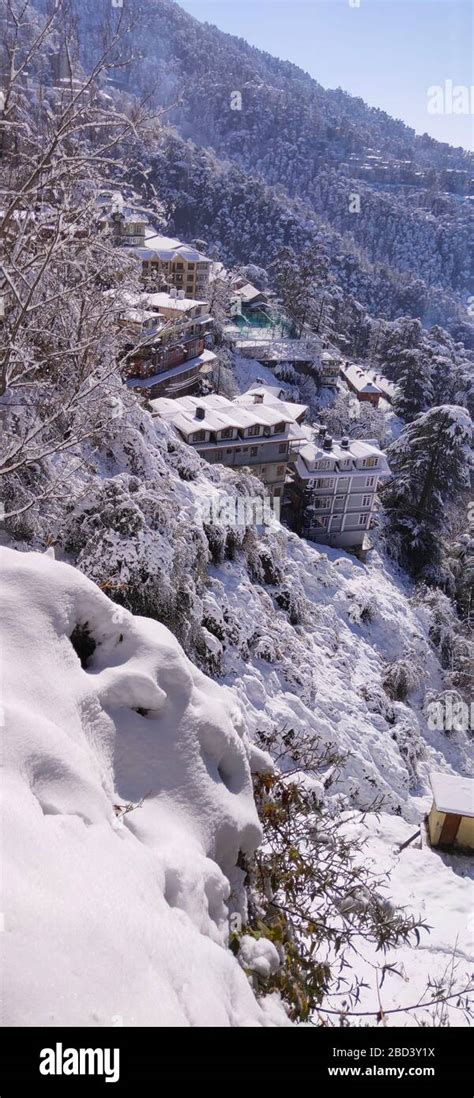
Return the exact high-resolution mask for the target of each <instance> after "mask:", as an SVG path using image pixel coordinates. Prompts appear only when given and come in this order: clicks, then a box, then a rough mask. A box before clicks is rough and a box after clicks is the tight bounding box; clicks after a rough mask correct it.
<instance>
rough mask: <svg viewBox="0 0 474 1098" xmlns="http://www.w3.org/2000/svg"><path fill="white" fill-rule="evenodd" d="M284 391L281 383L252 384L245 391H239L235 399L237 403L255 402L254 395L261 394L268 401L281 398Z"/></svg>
mask: <svg viewBox="0 0 474 1098" xmlns="http://www.w3.org/2000/svg"><path fill="white" fill-rule="evenodd" d="M283 392H284V390H283V388H282V387H281V386H280V385H252V387H251V388H250V389H246V391H245V393H239V395H238V396H236V397H234V400H235V401H236V402H237V404H254V403H255V400H254V397H256V396H261V397H263V401H264V403H265V402H267V403H268V401H273V402H274V401H275V400H280V397H281V394H282V393H283Z"/></svg>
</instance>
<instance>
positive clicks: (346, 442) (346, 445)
mask: <svg viewBox="0 0 474 1098" xmlns="http://www.w3.org/2000/svg"><path fill="white" fill-rule="evenodd" d="M349 445H350V444H349V439H348V437H347V435H344V437H343V438H341V449H342V450H348V449H349Z"/></svg>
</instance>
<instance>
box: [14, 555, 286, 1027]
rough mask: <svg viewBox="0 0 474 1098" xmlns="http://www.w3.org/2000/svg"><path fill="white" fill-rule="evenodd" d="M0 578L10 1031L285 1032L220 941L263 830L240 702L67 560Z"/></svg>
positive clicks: (21, 563)
mask: <svg viewBox="0 0 474 1098" xmlns="http://www.w3.org/2000/svg"><path fill="white" fill-rule="evenodd" d="M1 576H2V595H3V598H4V609H3V613H2V626H3V671H2V679H3V682H2V685H3V696H4V699H5V721H6V727H7V738H8V746H7V752H6V757H5V770H4V794H5V805H4V828H3V834H4V857H5V878H4V901H3V902H4V912H5V934H3V935H2V937H3V941H4V945H5V947H6V950H7V962H6V967H5V969H4V989H3V990H4V996H3V1001H4V1009H5V1016H4V1023H5V1024H6V1025H57V1024H61V1025H86V1026H109V1025H122V1024H123V1025H125V1026H128V1025H144V1026H149V1025H165V1026H171V1025H178V1026H181V1025H206V1026H228V1025H233V1026H242V1025H244V1026H245V1025H269V1024H285V1015H284V1013H283V1011H282V1008H281V1007H279V1006H278V1004H277V1003H276V1001H275V1000H274V999H273V998H269V999H267V1000H266V1002H263V1003H260V1004H258V1003H257V1001H256V999H255V998H254V995H253V993H252V991H251V988H250V984H249V983H248V980H247V978H246V976H245V975H244V973H243V971H242V969H241V968H240V967H239V965H238V963H237V961H236V960H235V959H234V957H233V955H232V953H230V952H229V951H228V950H227V949H226V948H225V945H226V943H227V936H228V920H229V912H238V911H240V912H242V910H243V905H244V898H243V894H242V889H241V878H242V874H241V872H240V870H238V869H236V862H237V857H238V854H239V851H242V852H244V853H245V852H247V853H249V852H250V851H251V850H252V849H253V848H254V846H255V844H256V843H258V841H259V836H260V828H259V823H258V819H257V816H256V811H255V807H254V803H253V797H252V791H251V782H250V771H249V756H250V755H251V753H252V749H251V747H250V745H249V743H248V741H247V738H246V736H245V734H244V727H243V724H242V718H241V715H240V713H239V708H238V705H237V704H236V700H235V695H234V696H232V694H231V693H230V692H229V691H227V690H225V689H224V688H222V687H220V686H217V685H216V684H214V683H212V682H211V681H210V680H209V679H207V678H205V676H204V675H203V674H202V673H201V672H199V671H198V670H196V668H195V667H193V666H192V664H191V663H190V662H189V660H188V659H187V658H186V657H185V655H184V654H183V652H182V650H181V649H180V647H179V645H178V643H177V642H176V640H175V639H174V638H173V636H172V635H171V634H170V633H169V632H168V631H167V630H166V629H165V628H164V627H163V626H162V625H159V624H158V623H157V622H154V621H151V620H145V619H137V618H133V616H132V615H131V614H129V613H128V612H126V611H121V610H120V611H117V607H116V606H114V604H113V603H111V602H110V601H109V599H108V598H107V597H106V596H105V595H104V594H102V593H101V592H100V591H99V590H98V589H97V587H95V586H94V584H92V583H91V582H90V581H89V580H87V579H86V578H85V577H84V576H82V575H81V574H80V573H79V572H78V571H77V570H75V569H73V568H71V567H70V566H69V565H66V564H62V563H58V562H56V561H54V560H52V559H51V558H50V556H49V555H47V554H46V555H39V554H20V553H15V552H13V551H11V550H2V557H1ZM79 627H83V628H82V633H81V630H80V628H79ZM74 630H76V633H75V634H74ZM71 635H74V636H75V637H77V638H78V639H77V640H76V641H75V645H76V648H77V649H78V651H79V652H80V653H82V655H83V662H84V663H85V664H86V666H84V667H83V666H81V660H80V658H79V656H78V654H77V652H76V650H75V647H74V646H73V644H72V643H71V639H70V638H71ZM81 638H82V639H81ZM94 642H95V644H96V648H95V650H94V651H93V652H92V651H91V649H92V647H93V643H94ZM81 643H82V649H81ZM87 652H90V656H89V658H88V659H87ZM142 798H144V801H143V804H141V806H140V802H141V800H142ZM131 804H137V805H138V807H137V808H135V810H133V811H128V812H124V811H123V809H122V811H121V810H120V809H118V808H117V806H120V805H121V806H124V807H125V806H126V805H131Z"/></svg>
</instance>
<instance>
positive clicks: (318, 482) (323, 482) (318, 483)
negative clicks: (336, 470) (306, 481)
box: [311, 477, 334, 488]
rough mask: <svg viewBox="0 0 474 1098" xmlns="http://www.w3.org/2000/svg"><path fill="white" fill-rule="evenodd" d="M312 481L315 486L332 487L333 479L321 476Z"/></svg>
mask: <svg viewBox="0 0 474 1098" xmlns="http://www.w3.org/2000/svg"><path fill="white" fill-rule="evenodd" d="M311 483H312V482H311ZM314 483H315V485H316V488H334V479H331V480H323V478H322V477H319V478H318V480H316V481H315V482H314Z"/></svg>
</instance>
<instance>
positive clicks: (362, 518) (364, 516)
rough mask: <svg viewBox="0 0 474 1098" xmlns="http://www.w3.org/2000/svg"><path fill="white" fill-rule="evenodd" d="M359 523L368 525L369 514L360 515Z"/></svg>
mask: <svg viewBox="0 0 474 1098" xmlns="http://www.w3.org/2000/svg"><path fill="white" fill-rule="evenodd" d="M358 523H359V526H367V515H359V518H358Z"/></svg>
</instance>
